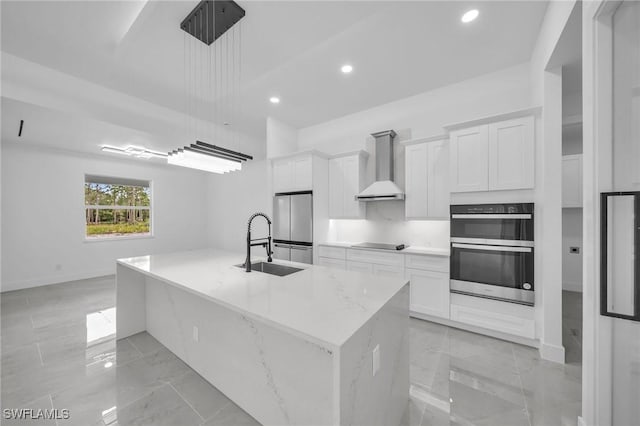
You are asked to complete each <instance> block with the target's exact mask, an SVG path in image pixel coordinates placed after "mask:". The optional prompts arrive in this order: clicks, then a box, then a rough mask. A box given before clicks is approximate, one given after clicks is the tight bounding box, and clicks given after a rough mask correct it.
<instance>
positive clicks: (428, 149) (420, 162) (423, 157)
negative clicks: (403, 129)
mask: <svg viewBox="0 0 640 426" xmlns="http://www.w3.org/2000/svg"><path fill="white" fill-rule="evenodd" d="M405 172H406V175H405V190H406V191H405V192H406V195H405V216H406V218H407V219H424V218H447V217H448V216H449V149H448V143H447V141H446V140H440V141H435V142H424V143H417V144H412V145H407V146H406V148H405Z"/></svg>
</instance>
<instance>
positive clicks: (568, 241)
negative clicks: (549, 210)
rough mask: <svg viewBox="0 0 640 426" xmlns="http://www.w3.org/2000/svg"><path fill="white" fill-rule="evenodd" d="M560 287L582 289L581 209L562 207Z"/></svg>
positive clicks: (573, 289) (571, 289) (574, 289)
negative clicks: (575, 248)
mask: <svg viewBox="0 0 640 426" xmlns="http://www.w3.org/2000/svg"><path fill="white" fill-rule="evenodd" d="M570 247H578V248H579V249H580V252H579V253H577V254H576V253H570V252H569V248H570ZM562 289H563V290H569V291H579V292H581V291H582V209H577V208H575V209H574V208H571V209H562Z"/></svg>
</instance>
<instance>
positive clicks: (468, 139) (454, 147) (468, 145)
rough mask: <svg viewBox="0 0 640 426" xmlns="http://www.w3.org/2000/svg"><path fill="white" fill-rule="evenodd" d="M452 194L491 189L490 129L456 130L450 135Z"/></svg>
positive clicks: (484, 127)
mask: <svg viewBox="0 0 640 426" xmlns="http://www.w3.org/2000/svg"><path fill="white" fill-rule="evenodd" d="M449 140H450V141H451V142H450V143H451V147H450V150H451V152H450V161H449V163H450V176H451V192H473V191H487V190H488V189H489V128H488V126H487V125H482V126H476V127H472V128H469V129H462V130H455V131H452V132H451V134H450V135H449Z"/></svg>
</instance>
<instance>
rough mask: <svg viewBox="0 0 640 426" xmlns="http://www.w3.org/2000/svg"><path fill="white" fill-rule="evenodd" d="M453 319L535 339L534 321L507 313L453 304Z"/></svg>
mask: <svg viewBox="0 0 640 426" xmlns="http://www.w3.org/2000/svg"><path fill="white" fill-rule="evenodd" d="M451 319H452V320H454V321H458V322H463V323H465V324H470V325H474V326H476V327H483V328H488V329H490V330H496V331H501V332H503V333H509V334H515V335H516V336H521V337H527V338H529V339H533V338H535V320H534V319H527V318H520V317H516V316H512V315H508V314H505V313H500V312H495V311H486V310H484V309H476V308H471V307H469V306H462V305H455V304H451Z"/></svg>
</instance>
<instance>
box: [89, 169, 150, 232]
mask: <svg viewBox="0 0 640 426" xmlns="http://www.w3.org/2000/svg"><path fill="white" fill-rule="evenodd" d="M84 209H85V221H86V226H85V228H86V231H85V235H86V238H87V239H89V240H94V239H108V238H121V237H145V236H151V186H150V182H149V181H143V180H135V179H123V178H114V177H105V176H92V175H86V176H85V180H84Z"/></svg>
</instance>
